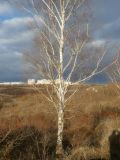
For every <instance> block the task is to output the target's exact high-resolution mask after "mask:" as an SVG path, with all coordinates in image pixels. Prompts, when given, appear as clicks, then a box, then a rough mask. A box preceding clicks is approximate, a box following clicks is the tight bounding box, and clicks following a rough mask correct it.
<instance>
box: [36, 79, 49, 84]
mask: <svg viewBox="0 0 120 160" xmlns="http://www.w3.org/2000/svg"><path fill="white" fill-rule="evenodd" d="M36 84H51V81H50V80H47V79H41V80H37V82H36Z"/></svg>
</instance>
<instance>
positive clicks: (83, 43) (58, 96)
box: [14, 0, 114, 159]
mask: <svg viewBox="0 0 120 160" xmlns="http://www.w3.org/2000/svg"><path fill="white" fill-rule="evenodd" d="M14 1H15V0H14ZM16 1H17V0H16ZM89 2H90V1H89ZM17 3H18V4H19V6H20V7H21V8H22V9H24V10H25V11H26V12H27V13H28V14H29V15H30V16H31V17H33V19H34V22H35V23H34V32H35V36H36V38H35V41H34V42H35V45H34V50H33V52H34V53H33V52H31V54H29V56H28V55H27V60H28V61H29V63H31V64H32V65H33V66H34V69H35V71H36V72H37V74H38V75H39V76H40V77H41V78H46V79H48V80H50V84H51V87H52V90H54V93H55V98H54V96H53V95H52V94H51V90H49V87H48V86H46V90H47V93H48V94H47V95H46V94H44V93H43V95H44V97H45V98H46V99H47V100H48V101H49V102H50V103H52V104H53V106H54V108H55V109H56V113H57V126H58V132H57V145H56V155H57V157H58V158H59V159H60V158H61V159H62V157H63V155H64V154H63V147H62V145H63V144H62V143H63V129H64V114H65V110H66V104H67V102H68V101H69V100H70V99H71V98H72V97H73V96H74V95H75V93H76V92H77V90H78V89H79V87H78V86H77V87H76V88H75V89H74V90H73V91H72V93H70V94H67V93H68V90H69V86H70V82H71V81H72V84H73V85H76V84H82V83H85V82H87V81H88V80H90V79H91V78H92V77H93V76H95V75H97V74H100V73H102V72H103V71H105V70H106V69H107V68H108V67H109V66H110V65H111V64H109V65H104V66H103V65H102V64H103V59H104V57H105V55H106V53H107V51H106V49H105V47H104V46H100V47H97V48H95V49H93V47H91V46H92V43H90V36H89V28H90V27H89V26H90V23H89V19H88V17H89V16H88V15H89V14H88V13H89V11H88V10H89V9H88V8H87V6H88V1H87V0H26V1H21V2H19V1H17ZM112 63H114V62H112ZM35 88H36V89H38V87H37V86H35Z"/></svg>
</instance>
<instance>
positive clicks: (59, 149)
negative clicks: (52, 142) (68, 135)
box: [56, 104, 64, 160]
mask: <svg viewBox="0 0 120 160" xmlns="http://www.w3.org/2000/svg"><path fill="white" fill-rule="evenodd" d="M63 128H64V110H63V106H62V105H61V104H60V106H59V111H58V134H57V147H56V157H57V158H58V159H59V160H61V159H62V158H63V155H64V153H63V145H62V144H63Z"/></svg>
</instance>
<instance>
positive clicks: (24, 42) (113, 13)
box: [0, 0, 120, 81]
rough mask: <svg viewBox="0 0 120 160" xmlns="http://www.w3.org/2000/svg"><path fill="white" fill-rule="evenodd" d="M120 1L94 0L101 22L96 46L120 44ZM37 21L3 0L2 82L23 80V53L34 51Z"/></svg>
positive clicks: (0, 36)
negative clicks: (31, 27) (32, 23)
mask: <svg viewBox="0 0 120 160" xmlns="http://www.w3.org/2000/svg"><path fill="white" fill-rule="evenodd" d="M119 8H120V0H114V1H113V0H92V9H93V11H94V12H93V13H94V17H95V23H96V24H97V23H99V24H100V27H98V28H97V29H96V30H95V31H93V36H94V38H95V41H94V42H92V45H94V46H98V45H101V44H104V43H105V42H106V41H108V40H110V41H111V42H112V43H116V41H117V42H120V9H119ZM32 21H33V20H32V18H31V17H30V16H29V15H25V14H21V13H20V12H18V11H17V10H16V9H15V8H13V6H11V5H10V4H8V3H7V2H6V1H5V0H0V75H1V76H0V81H8V80H11V81H13V80H21V79H22V78H23V76H22V75H23V72H24V68H23V60H22V56H21V52H22V51H23V50H24V49H26V48H27V49H31V46H32V41H31V40H32V38H33V32H32V31H31V30H30V28H28V23H31V22H32Z"/></svg>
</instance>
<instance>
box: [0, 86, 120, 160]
mask: <svg viewBox="0 0 120 160" xmlns="http://www.w3.org/2000/svg"><path fill="white" fill-rule="evenodd" d="M39 87H40V88H39V89H40V90H42V91H44V87H45V86H39ZM74 87H75V86H72V87H70V88H69V92H71V90H73V89H74ZM77 87H79V90H78V92H77V93H76V94H75V95H74V97H73V98H72V99H71V100H70V101H69V102H68V103H67V108H66V112H65V128H64V148H65V150H66V151H67V150H68V149H69V147H70V148H72V149H73V150H72V152H71V154H70V158H71V160H78V159H80V158H81V159H83V158H84V159H85V157H86V159H87V160H88V159H96V158H101V157H102V158H105V159H107V158H109V144H108V137H109V135H110V134H111V133H112V131H113V130H114V129H119V128H120V118H119V116H120V93H119V91H118V90H117V89H116V87H115V86H114V85H112V84H109V85H80V86H77ZM93 88H95V90H96V91H97V92H96V91H94V90H93ZM56 118H57V117H56V111H55V110H54V107H53V105H52V104H50V103H49V102H48V101H47V100H46V99H45V98H44V97H43V95H42V94H40V93H38V92H37V91H36V90H34V89H33V88H32V87H29V86H0V126H1V127H0V130H1V131H2V132H3V131H5V132H7V130H8V129H11V130H12V131H13V132H16V131H17V130H20V129H22V128H25V127H26V126H27V127H29V128H30V127H34V128H36V129H37V130H38V131H39V132H41V131H45V132H48V133H47V134H48V135H50V136H48V137H49V138H48V139H49V140H48V141H49V142H48V143H49V145H48V146H52V145H53V146H55V139H56V136H55V135H56V130H57V125H56ZM52 132H54V136H53V135H52ZM53 137H54V138H53ZM50 139H52V140H53V139H54V140H53V141H54V143H53V144H52V141H51V140H50ZM13 140H14V138H13V139H11V141H10V142H11V143H12V141H13ZM66 142H67V143H66ZM11 143H10V144H11ZM48 143H47V144H48ZM26 146H27V144H26ZM3 148H4V147H3ZM1 150H2V149H1ZM14 150H15V149H14ZM29 150H32V149H30V148H29ZM1 152H2V151H1ZM16 152H17V153H18V151H16ZM19 152H20V151H19ZM31 152H32V153H33V150H32V151H31ZM9 154H12V151H10V153H9ZM18 155H19V156H20V153H19V154H18ZM33 155H34V156H35V155H38V153H34V154H33ZM26 156H27V157H28V155H27V153H26ZM34 156H33V157H34ZM21 157H22V156H21ZM70 158H69V159H70ZM21 159H25V158H23V157H22V158H21ZM33 159H36V158H35V157H34V158H33ZM0 160H2V159H0ZM6 160H7V159H6ZM14 160H15V158H14ZM31 160H32V159H31ZM46 160H47V159H46ZM52 160H53V159H52Z"/></svg>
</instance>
